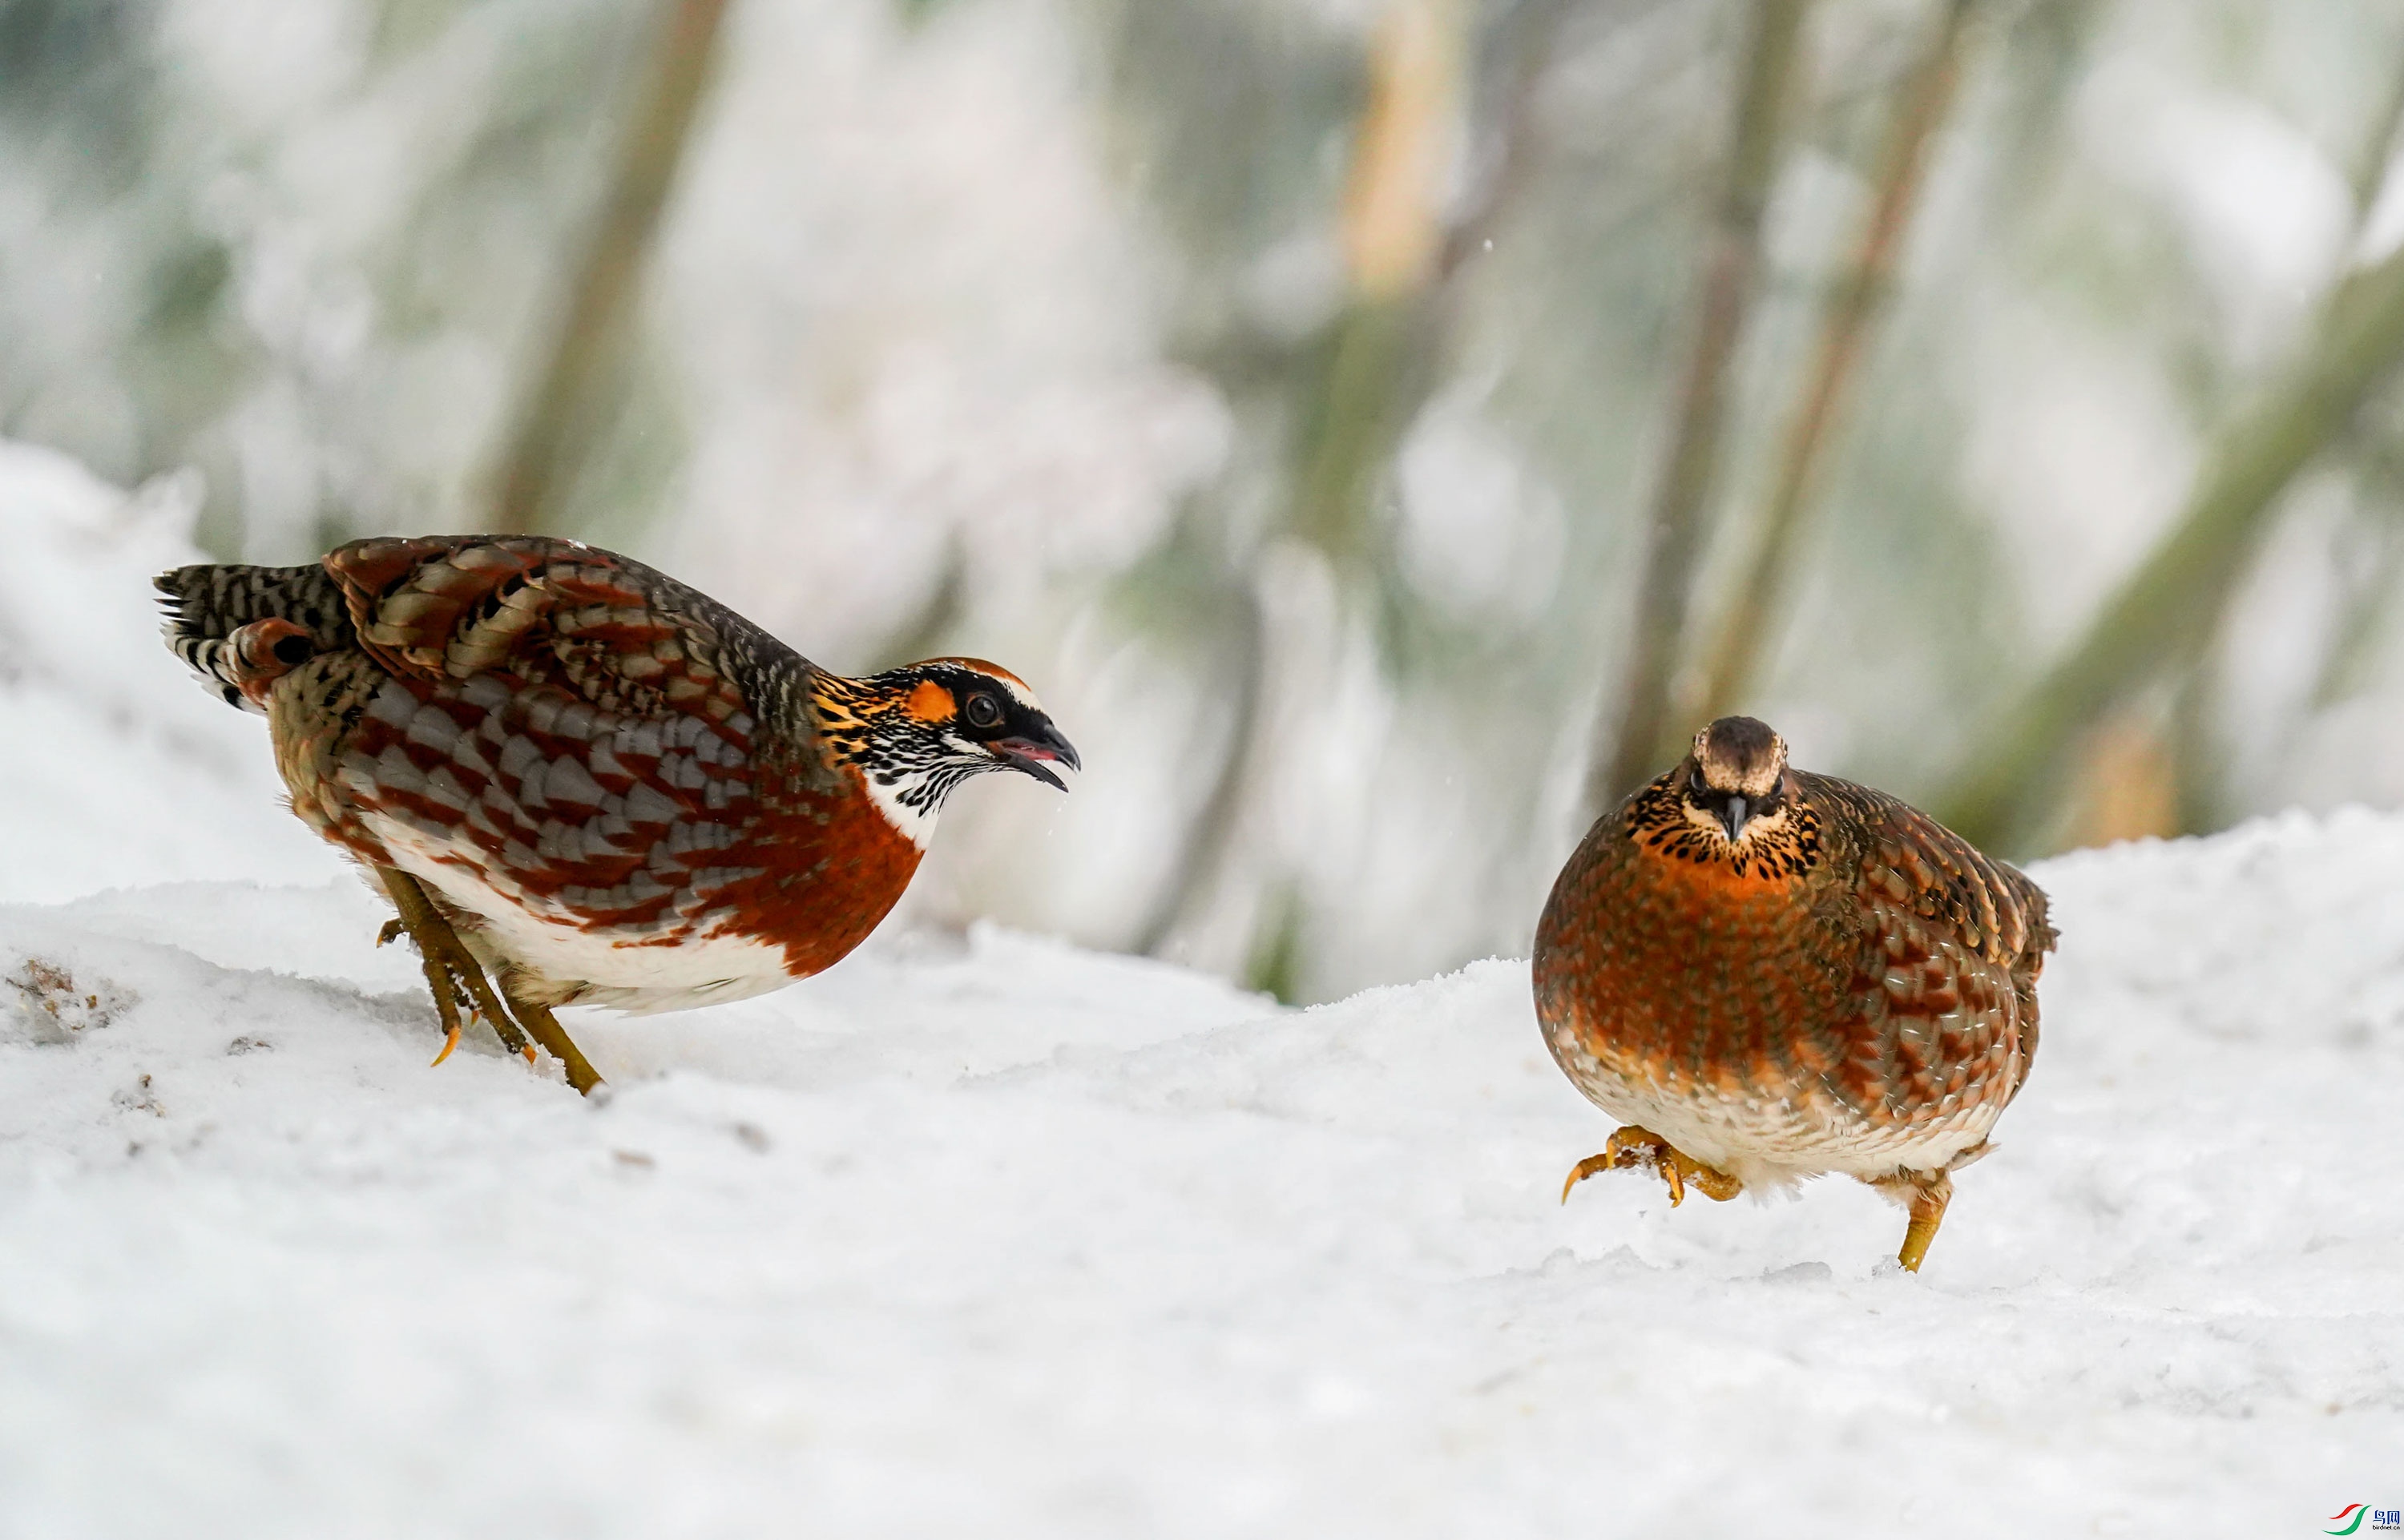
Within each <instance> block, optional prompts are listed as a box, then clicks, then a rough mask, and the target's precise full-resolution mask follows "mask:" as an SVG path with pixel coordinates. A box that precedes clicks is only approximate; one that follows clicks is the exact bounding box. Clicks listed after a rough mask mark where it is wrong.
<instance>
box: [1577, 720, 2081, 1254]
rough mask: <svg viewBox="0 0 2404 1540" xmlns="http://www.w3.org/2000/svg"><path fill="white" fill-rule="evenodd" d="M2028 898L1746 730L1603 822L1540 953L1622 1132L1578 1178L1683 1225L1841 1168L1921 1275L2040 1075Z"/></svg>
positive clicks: (1594, 1089)
mask: <svg viewBox="0 0 2404 1540" xmlns="http://www.w3.org/2000/svg"><path fill="white" fill-rule="evenodd" d="M2053 941H2054V932H2053V929H2052V927H2051V926H2049V925H2048V924H2047V922H2046V899H2045V894H2044V892H2043V891H2042V890H2041V889H2038V887H2037V886H2036V884H2034V883H2033V882H2031V881H2030V880H2029V879H2028V878H2027V877H2025V876H2023V875H2020V873H2019V872H2017V871H2015V870H2013V869H2012V868H2011V867H2009V866H2006V865H2005V864H2004V863H2003V862H2001V861H1991V860H1989V859H1988V858H1987V857H1986V856H1983V855H1981V854H1979V853H1978V851H1977V850H1976V849H1973V848H1972V847H1970V845H1969V844H1968V843H1967V842H1965V841H1964V840H1963V839H1962V838H1961V837H1960V836H1959V835H1957V834H1955V833H1952V832H1951V831H1950V830H1949V829H1946V828H1945V827H1944V826H1942V825H1941V824H1939V823H1937V822H1936V820H1935V819H1931V818H1928V817H1927V816H1926V815H1924V814H1922V813H1919V812H1916V811H1914V810H1913V809H1912V808H1910V807H1908V806H1906V805H1904V804H1902V803H1900V802H1897V801H1896V800H1895V799H1894V798H1893V797H1890V796H1888V795H1886V794H1885V793H1884V792H1881V791H1871V790H1870V789H1869V788H1868V787H1866V786H1856V785H1854V784H1853V783H1852V782H1851V781H1842V780H1837V779H1835V778H1833V777H1827V776H1814V775H1810V774H1808V773H1805V772H1802V771H1798V770H1793V769H1790V768H1788V766H1787V763H1786V745H1785V742H1784V741H1783V740H1782V739H1781V738H1780V737H1779V735H1777V734H1775V733H1773V732H1771V731H1770V730H1769V729H1768V727H1766V726H1764V725H1763V724H1762V723H1760V722H1758V721H1754V720H1753V719H1752V718H1750V717H1724V718H1722V719H1721V720H1720V721H1715V722H1713V723H1712V724H1711V725H1710V726H1709V727H1706V728H1704V729H1703V730H1702V732H1700V733H1698V734H1697V735H1696V736H1695V750H1694V752H1693V753H1692V754H1691V755H1689V756H1688V757H1687V758H1686V760H1685V762H1684V763H1682V764H1680V765H1679V766H1678V767H1677V768H1676V769H1674V770H1671V771H1670V773H1669V774H1668V775H1665V776H1663V777H1660V778H1659V779H1657V780H1656V781H1654V782H1653V783H1652V784H1651V785H1649V786H1646V787H1645V788H1644V789H1643V790H1642V791H1638V792H1637V793H1636V794H1635V795H1633V796H1631V797H1629V798H1628V800H1627V801H1626V802H1625V803H1623V804H1622V805H1620V806H1619V807H1618V808H1616V809H1614V811H1612V812H1610V813H1607V814H1605V815H1604V816H1603V817H1602V818H1601V819H1599V820H1598V821H1597V822H1596V824H1595V826H1594V828H1593V829H1592V830H1591V831H1590V832H1589V833H1587V834H1586V842H1585V843H1584V844H1582V845H1580V846H1579V847H1578V849H1577V853H1576V854H1575V855H1573V856H1572V857H1571V858H1570V863H1569V865H1568V867H1567V868H1566V869H1564V870H1563V871H1562V873H1561V875H1560V879H1559V880H1558V882H1557V883H1556V884H1555V885H1554V887H1553V894H1552V898H1551V899H1550V900H1549V901H1548V902H1547V903H1545V905H1544V919H1543V920H1542V921H1541V922H1540V923H1539V925H1538V927H1537V931H1536V956H1535V990H1536V1015H1537V1016H1538V1017H1539V1019H1540V1020H1541V1021H1542V1022H1543V1024H1544V1041H1545V1043H1547V1044H1549V1045H1550V1046H1551V1048H1552V1051H1553V1057H1554V1059H1555V1061H1556V1062H1558V1064H1559V1065H1560V1067H1561V1070H1562V1071H1563V1072H1564V1073H1566V1074H1567V1075H1568V1076H1569V1077H1570V1079H1571V1081H1572V1083H1574V1084H1575V1085H1576V1086H1577V1088H1578V1089H1579V1090H1581V1091H1583V1092H1585V1093H1586V1097H1587V1099H1589V1100H1591V1101H1593V1102H1594V1103H1595V1105H1597V1106H1599V1107H1600V1108H1601V1109H1602V1110H1603V1111H1604V1112H1606V1113H1611V1114H1612V1115H1613V1116H1614V1117H1616V1118H1618V1119H1620V1120H1622V1121H1623V1122H1624V1123H1626V1124H1628V1127H1623V1128H1621V1129H1619V1130H1618V1131H1617V1132H1615V1133H1614V1134H1613V1135H1612V1136H1611V1140H1610V1143H1609V1146H1608V1147H1607V1148H1606V1149H1605V1150H1604V1152H1603V1153H1602V1154H1600V1155H1595V1156H1593V1157H1592V1158H1590V1159H1588V1160H1586V1161H1583V1162H1581V1163H1580V1164H1579V1166H1578V1167H1577V1169H1575V1170H1574V1171H1572V1172H1571V1173H1570V1180H1569V1183H1568V1185H1567V1186H1564V1187H1563V1189H1562V1194H1561V1196H1562V1197H1563V1198H1565V1199H1566V1198H1567V1197H1568V1196H1569V1188H1570V1187H1573V1186H1575V1185H1576V1184H1577V1183H1578V1182H1579V1181H1581V1180H1582V1179H1584V1178H1586V1177H1587V1176H1590V1175H1592V1174H1593V1173H1595V1172H1596V1171H1600V1170H1609V1169H1614V1168H1618V1167H1642V1168H1650V1169H1656V1170H1657V1171H1659V1172H1660V1173H1661V1175H1662V1176H1663V1177H1664V1178H1665V1179H1666V1180H1667V1182H1668V1183H1669V1186H1670V1201H1671V1203H1672V1204H1675V1203H1677V1202H1679V1201H1680V1200H1682V1199H1683V1198H1684V1189H1685V1184H1686V1183H1693V1184H1695V1185H1696V1186H1698V1187H1700V1188H1701V1189H1702V1190H1703V1191H1704V1192H1705V1193H1708V1194H1709V1195H1711V1196H1712V1197H1715V1198H1729V1197H1735V1196H1736V1195H1737V1194H1738V1193H1739V1192H1740V1191H1742V1190H1743V1189H1744V1188H1745V1187H1746V1186H1748V1185H1750V1186H1754V1187H1782V1186H1787V1185H1790V1184H1792V1183H1795V1182H1796V1181H1798V1180H1800V1179H1802V1178H1805V1177H1810V1176H1817V1175H1821V1174H1823V1173H1824V1172H1829V1171H1841V1172H1843V1173H1845V1174H1846V1175H1848V1176H1852V1177H1857V1178H1859V1179H1860V1180H1861V1181H1863V1182H1866V1183H1869V1184H1870V1185H1871V1186H1873V1187H1875V1188H1877V1189H1878V1190H1879V1191H1880V1192H1881V1193H1884V1194H1886V1195H1887V1196H1888V1197H1892V1198H1894V1199H1895V1200H1896V1201H1897V1202H1900V1203H1902V1204H1904V1205H1905V1206H1906V1207H1908V1209H1909V1210H1910V1213H1911V1222H1910V1225H1909V1228H1908V1230H1907V1232H1906V1234H1905V1237H1904V1242H1903V1249H1902V1252H1901V1253H1900V1254H1899V1260H1900V1261H1901V1262H1902V1264H1903V1265H1904V1267H1908V1268H1910V1269H1912V1270H1914V1271H1917V1270H1918V1269H1919V1267H1920V1263H1921V1259H1922V1257H1923V1256H1925V1255H1926V1254H1927V1252H1928V1243H1929V1241H1930V1240H1931V1239H1934V1238H1935V1236H1936V1226H1937V1225H1938V1223H1939V1222H1940V1221H1941V1220H1942V1219H1943V1217H1944V1214H1945V1204H1946V1201H1947V1199H1948V1198H1950V1197H1951V1196H1952V1191H1953V1184H1952V1182H1951V1179H1950V1177H1949V1176H1948V1174H1947V1173H1948V1172H1950V1171H1952V1170H1954V1169H1957V1168H1959V1167H1962V1166H1965V1165H1967V1164H1969V1163H1970V1162H1971V1161H1973V1160H1976V1159H1978V1156H1980V1155H1983V1154H1985V1153H1986V1149H1987V1135H1988V1133H1989V1132H1990V1131H1991V1130H1992V1128H1993V1127H1994V1126H1995V1119H1996V1118H1997V1117H1999V1116H2000V1115H2002V1113H2003V1110H2004V1108H2005V1107H2006V1105H2008V1104H2009V1103H2010V1101H2011V1099H2012V1098H2013V1097H2014V1096H2016V1095H2018V1094H2019V1092H2020V1085H2021V1084H2022V1083H2023V1082H2024V1081H2025V1080H2026V1079H2027V1078H2028V1070H2029V1063H2030V1060H2032V1059H2033V1058H2034V1057H2035V1056H2036V1038H2037V1026H2036V980H2037V974H2038V973H2039V972H2040V971H2041V970H2042V969H2043V967H2044V965H2045V953H2046V952H2047V951H2048V950H2049V949H2050V948H2051V947H2052V945H2053Z"/></svg>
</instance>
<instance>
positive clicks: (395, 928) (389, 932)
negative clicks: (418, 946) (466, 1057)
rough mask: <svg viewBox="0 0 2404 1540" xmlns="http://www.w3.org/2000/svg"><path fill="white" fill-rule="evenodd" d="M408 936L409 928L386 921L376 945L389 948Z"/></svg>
mask: <svg viewBox="0 0 2404 1540" xmlns="http://www.w3.org/2000/svg"><path fill="white" fill-rule="evenodd" d="M407 934H409V927H408V926H407V925H405V924H403V923H402V922H401V921H399V920H397V919H388V920H385V921H384V925H383V927H382V928H381V929H379V930H378V931H376V945H378V946H389V945H392V944H393V943H394V942H396V941H398V940H399V939H400V938H401V937H403V936H405V935H407ZM435 1062H436V1063H438V1064H440V1062H441V1060H440V1059H437V1060H435Z"/></svg>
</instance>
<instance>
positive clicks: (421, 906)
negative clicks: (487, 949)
mask: <svg viewBox="0 0 2404 1540" xmlns="http://www.w3.org/2000/svg"><path fill="white" fill-rule="evenodd" d="M377 875H379V876H381V877H383V878H384V891H385V892H387V893H390V894H391V895H392V902H393V905H394V907H396V908H398V910H399V911H400V918H399V920H398V922H397V923H398V924H399V925H400V927H401V928H402V929H403V930H405V931H408V932H409V938H410V940H412V941H413V942H415V943H417V955H418V957H419V958H420V959H422V960H423V961H424V963H425V965H426V989H427V990H428V991H429V992H430V993H432V995H433V996H434V1014H435V1015H437V1016H438V1017H440V1019H441V1022H442V1037H443V1040H444V1043H445V1046H444V1048H443V1052H442V1058H448V1057H451V1054H450V1047H449V1044H450V1043H452V1042H453V1041H455V1040H456V1039H457V1037H458V1036H459V1029H460V1027H461V1025H462V1020H463V1018H464V1017H468V1016H479V1015H480V1016H482V1017H483V1018H484V1019H485V1020H486V1021H489V1022H491V1023H492V1024H493V1031H494V1032H495V1034H496V1035H497V1036H498V1037H499V1038H500V1040H501V1046H502V1047H504V1048H507V1049H508V1050H510V1052H511V1053H518V1052H521V1051H523V1050H524V1047H525V1045H526V1040H525V1033H524V1032H522V1031H520V1030H519V1029H518V1024H517V1022H516V1021H515V1020H513V1019H511V1017H510V1014H509V1012H508V1011H507V1010H505V1009H503V1008H502V1005H501V1000H500V997H499V996H498V995H496V994H495V993H493V987H492V985H491V984H490V983H489V982H487V981H486V979H485V977H484V968H483V964H482V963H480V962H478V961H477V960H476V957H475V954H474V953H472V952H470V951H468V947H467V944H466V943H465V942H462V941H461V940H460V939H459V932H458V931H454V930H453V929H452V928H451V922H450V921H449V920H447V919H444V918H443V917H442V914H441V911H440V910H438V909H436V908H435V907H434V901H433V900H432V899H429V898H427V897H426V889H423V888H421V887H419V886H418V884H417V879H416V878H415V877H412V876H411V875H409V874H408V873H406V872H400V871H396V870H394V869H393V868H391V867H389V866H387V867H384V868H383V869H382V870H380V871H379V872H378V873H377ZM392 923H395V922H387V924H386V927H385V929H386V930H389V929H390V928H391V924H392ZM442 1058H437V1059H436V1060H435V1061H434V1062H435V1063H437V1064H440V1063H441V1062H442Z"/></svg>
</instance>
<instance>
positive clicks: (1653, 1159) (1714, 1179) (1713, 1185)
mask: <svg viewBox="0 0 2404 1540" xmlns="http://www.w3.org/2000/svg"><path fill="white" fill-rule="evenodd" d="M1601 1171H1657V1172H1659V1173H1660V1176H1661V1180H1662V1181H1663V1182H1665V1183H1668V1184H1669V1188H1670V1207H1671V1208H1673V1209H1674V1208H1676V1207H1678V1205H1680V1204H1682V1203H1684V1202H1685V1201H1686V1183H1689V1182H1692V1183H1694V1184H1695V1185H1696V1187H1698V1189H1700V1190H1701V1192H1702V1193H1703V1195H1704V1196H1705V1197H1710V1198H1712V1199H1714V1200H1716V1201H1718V1202H1722V1203H1725V1202H1726V1201H1727V1200H1728V1199H1729V1198H1731V1197H1735V1196H1736V1195H1737V1194H1739V1193H1740V1192H1742V1191H1744V1183H1742V1182H1740V1181H1739V1180H1737V1179H1736V1178H1735V1177H1732V1176H1730V1175H1728V1174H1727V1173H1726V1171H1723V1170H1718V1169H1714V1168H1712V1167H1710V1166H1706V1165H1704V1164H1703V1163H1702V1162H1701V1161H1699V1160H1697V1159H1696V1158H1694V1156H1692V1155H1687V1154H1686V1153H1685V1152H1684V1151H1683V1150H1681V1149H1679V1148H1677V1146H1675V1145H1673V1144H1671V1143H1670V1141H1668V1140H1666V1139H1663V1138H1662V1137H1661V1136H1660V1135H1659V1134H1656V1133H1655V1132H1653V1131H1652V1130H1651V1129H1649V1128H1639V1127H1635V1126H1634V1125H1633V1124H1631V1125H1629V1126H1628V1127H1625V1128H1618V1129H1614V1131H1613V1133H1612V1136H1611V1139H1610V1141H1608V1142H1607V1143H1605V1144H1604V1145H1603V1147H1602V1153H1601V1154H1600V1155H1588V1156H1586V1158H1585V1159H1584V1160H1581V1161H1579V1162H1578V1163H1577V1165H1576V1166H1575V1167H1573V1168H1572V1169H1571V1171H1570V1178H1569V1180H1568V1181H1567V1182H1564V1183H1561V1201H1562V1202H1564V1203H1567V1202H1568V1201H1569V1200H1570V1190H1571V1189H1572V1188H1573V1187H1575V1186H1576V1185H1577V1184H1578V1183H1581V1182H1584V1181H1585V1180H1586V1178H1587V1177H1590V1176H1593V1175H1595V1174H1597V1173H1598V1172H1601Z"/></svg>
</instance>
